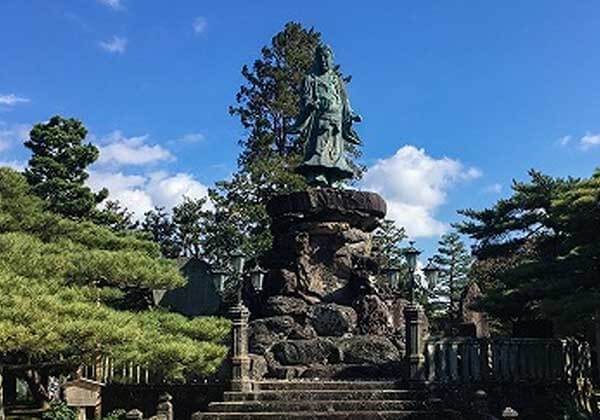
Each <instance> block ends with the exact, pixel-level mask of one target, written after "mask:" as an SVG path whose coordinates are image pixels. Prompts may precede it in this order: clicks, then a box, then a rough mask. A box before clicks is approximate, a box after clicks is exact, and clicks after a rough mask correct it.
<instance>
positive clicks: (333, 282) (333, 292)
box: [264, 188, 386, 305]
mask: <svg viewBox="0 0 600 420" xmlns="http://www.w3.org/2000/svg"><path fill="white" fill-rule="evenodd" d="M267 211H268V213H269V216H270V217H271V219H272V223H271V230H272V234H273V249H272V251H271V253H270V254H269V255H268V256H267V258H266V261H265V262H264V263H265V265H266V266H267V267H268V268H269V269H270V272H269V274H268V276H267V279H266V281H265V289H264V293H265V294H266V295H267V296H274V295H286V296H297V297H300V298H302V299H304V300H305V301H307V302H315V303H316V302H321V301H323V302H334V303H339V304H342V305H351V304H352V302H353V300H354V299H355V298H356V296H357V295H359V294H360V293H363V294H364V292H365V290H363V289H367V288H368V287H369V284H368V282H369V276H370V274H372V273H373V272H374V271H376V266H375V263H374V261H373V260H371V258H370V255H371V246H372V243H371V239H372V235H371V233H372V232H373V230H375V229H376V228H377V227H378V226H379V222H380V220H381V219H382V218H383V217H384V216H385V212H386V205H385V201H383V199H382V198H381V197H380V196H379V195H377V194H375V193H370V192H363V191H354V190H340V189H333V188H321V189H309V190H307V191H302V192H296V193H290V194H283V195H280V196H277V197H275V198H273V199H272V200H271V201H270V202H269V203H268V205H267Z"/></svg>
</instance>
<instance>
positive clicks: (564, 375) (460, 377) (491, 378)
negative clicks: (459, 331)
mask: <svg viewBox="0 0 600 420" xmlns="http://www.w3.org/2000/svg"><path fill="white" fill-rule="evenodd" d="M424 352H425V363H424V372H423V373H424V374H423V377H424V379H425V380H426V381H427V382H437V383H456V384H469V383H478V382H504V383H511V382H521V381H528V382H543V383H546V382H547V383H552V382H563V383H571V384H576V383H577V382H578V381H579V382H580V381H581V380H587V379H589V378H590V377H591V352H590V347H589V344H588V343H585V342H579V341H577V340H572V339H536V338H506V339H475V338H465V339H460V338H451V339H438V340H429V341H427V342H426V343H425V349H424Z"/></svg>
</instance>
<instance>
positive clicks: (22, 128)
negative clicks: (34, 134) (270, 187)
mask: <svg viewBox="0 0 600 420" xmlns="http://www.w3.org/2000/svg"><path fill="white" fill-rule="evenodd" d="M30 131H31V126H30V125H28V124H13V125H6V124H0V152H2V151H4V150H7V149H9V148H10V147H12V146H13V145H14V144H16V143H23V142H24V141H25V140H27V139H29V132H30Z"/></svg>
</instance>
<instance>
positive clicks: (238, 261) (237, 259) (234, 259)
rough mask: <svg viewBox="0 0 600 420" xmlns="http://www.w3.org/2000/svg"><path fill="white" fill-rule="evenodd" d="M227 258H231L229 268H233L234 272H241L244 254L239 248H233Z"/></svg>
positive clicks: (244, 259) (244, 260)
mask: <svg viewBox="0 0 600 420" xmlns="http://www.w3.org/2000/svg"><path fill="white" fill-rule="evenodd" d="M229 258H230V259H231V268H233V271H234V272H235V273H236V274H242V272H243V271H244V263H245V262H246V256H245V255H244V254H243V253H242V252H241V251H240V250H235V251H233V252H232V253H231V255H230V256H229Z"/></svg>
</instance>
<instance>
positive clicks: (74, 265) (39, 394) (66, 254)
mask: <svg viewBox="0 0 600 420" xmlns="http://www.w3.org/2000/svg"><path fill="white" fill-rule="evenodd" d="M48 207H50V203H49V202H47V201H45V200H41V199H40V198H39V197H37V196H35V195H34V194H33V193H32V191H31V187H30V186H29V185H28V183H27V181H26V179H25V177H24V176H23V175H21V174H18V173H17V172H14V171H12V170H10V169H8V168H0V363H1V364H2V366H4V367H5V368H6V367H9V368H10V369H12V370H13V371H15V372H17V373H18V374H19V375H21V376H22V377H23V378H24V379H26V380H27V381H28V382H29V385H30V389H31V390H32V392H33V394H34V397H36V399H37V400H38V401H39V402H40V403H44V402H46V403H47V399H48V394H47V390H45V389H44V385H43V383H42V382H41V381H40V378H42V377H44V376H47V375H49V374H53V375H60V374H70V373H73V372H74V371H75V370H76V369H77V367H78V366H80V365H81V364H84V363H90V362H92V361H94V360H96V358H97V357H98V356H104V355H106V356H110V357H111V359H112V360H113V361H114V363H115V364H116V366H127V365H129V364H130V363H133V364H139V365H143V366H148V367H150V368H151V369H150V370H151V371H152V373H153V375H154V377H153V379H155V380H157V381H178V380H182V379H184V378H186V377H188V376H189V375H192V374H208V373H211V372H214V371H215V370H216V369H217V367H218V366H219V365H220V364H221V362H222V360H223V358H224V356H225V354H226V352H227V349H226V347H225V346H224V345H222V342H223V340H224V338H225V336H226V335H227V333H228V330H229V323H228V321H226V320H222V319H216V318H195V319H191V320H190V319H188V318H185V317H183V316H181V315H177V314H173V313H168V312H164V311H162V310H156V309H152V310H149V309H148V308H135V310H131V309H128V308H127V305H126V303H127V302H126V296H127V294H128V293H129V292H130V291H132V290H138V291H140V292H144V293H146V294H149V293H151V291H152V290H153V289H172V288H175V287H181V286H183V285H184V283H185V281H184V279H183V277H182V276H181V274H180V273H179V270H178V269H177V267H176V265H175V264H174V263H173V262H172V261H167V260H165V259H162V258H160V251H159V248H158V245H157V244H155V243H153V242H150V241H148V240H144V239H141V238H140V237H139V236H136V235H134V234H129V233H125V232H120V233H116V232H114V231H112V230H110V229H108V228H105V227H100V226H98V225H95V224H93V223H91V222H89V221H84V222H80V221H74V220H72V219H67V218H63V217H61V216H58V215H56V214H55V213H52V212H50V211H48V210H47V209H48Z"/></svg>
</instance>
